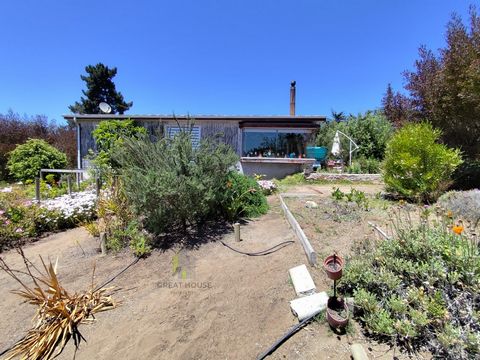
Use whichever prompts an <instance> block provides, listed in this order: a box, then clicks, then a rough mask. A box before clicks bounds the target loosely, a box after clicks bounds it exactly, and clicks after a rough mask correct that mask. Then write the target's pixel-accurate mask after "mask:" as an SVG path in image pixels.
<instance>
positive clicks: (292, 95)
mask: <svg viewBox="0 0 480 360" xmlns="http://www.w3.org/2000/svg"><path fill="white" fill-rule="evenodd" d="M296 84H297V82H296V81H295V80H294V81H292V82H291V83H290V116H295V85H296Z"/></svg>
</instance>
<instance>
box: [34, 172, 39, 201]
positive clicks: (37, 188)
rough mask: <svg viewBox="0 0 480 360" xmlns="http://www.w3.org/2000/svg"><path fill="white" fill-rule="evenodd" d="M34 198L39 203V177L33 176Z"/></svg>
mask: <svg viewBox="0 0 480 360" xmlns="http://www.w3.org/2000/svg"><path fill="white" fill-rule="evenodd" d="M35 200H37V202H38V203H40V178H39V177H36V178H35Z"/></svg>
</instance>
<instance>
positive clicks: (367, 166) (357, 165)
mask: <svg viewBox="0 0 480 360" xmlns="http://www.w3.org/2000/svg"><path fill="white" fill-rule="evenodd" d="M347 172H348V173H350V174H378V173H380V161H379V160H377V159H375V158H370V159H367V158H365V157H363V156H362V157H360V158H358V159H355V160H353V161H352V165H351V166H349V167H348V168H347Z"/></svg>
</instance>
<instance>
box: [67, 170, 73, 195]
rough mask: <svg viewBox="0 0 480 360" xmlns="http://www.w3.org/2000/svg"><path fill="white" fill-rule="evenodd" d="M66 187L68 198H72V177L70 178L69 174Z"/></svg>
mask: <svg viewBox="0 0 480 360" xmlns="http://www.w3.org/2000/svg"><path fill="white" fill-rule="evenodd" d="M67 187H68V195H70V197H71V196H72V177H71V176H70V174H68V175H67Z"/></svg>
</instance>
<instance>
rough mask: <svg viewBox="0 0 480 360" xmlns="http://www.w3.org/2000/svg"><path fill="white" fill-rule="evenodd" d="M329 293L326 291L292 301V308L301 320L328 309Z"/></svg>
mask: <svg viewBox="0 0 480 360" xmlns="http://www.w3.org/2000/svg"><path fill="white" fill-rule="evenodd" d="M327 301H328V295H327V293H326V292H325V291H323V292H321V293H317V294H313V295H309V296H304V297H300V298H298V299H295V300H292V301H290V308H291V309H292V312H293V314H294V315H295V316H297V317H298V320H299V321H302V320H304V319H306V318H308V317H310V316H312V315H314V314H317V313H319V312H320V311H322V310H324V309H326V307H327Z"/></svg>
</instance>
